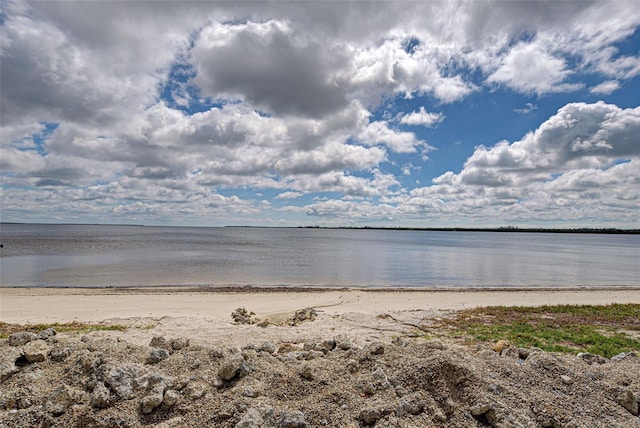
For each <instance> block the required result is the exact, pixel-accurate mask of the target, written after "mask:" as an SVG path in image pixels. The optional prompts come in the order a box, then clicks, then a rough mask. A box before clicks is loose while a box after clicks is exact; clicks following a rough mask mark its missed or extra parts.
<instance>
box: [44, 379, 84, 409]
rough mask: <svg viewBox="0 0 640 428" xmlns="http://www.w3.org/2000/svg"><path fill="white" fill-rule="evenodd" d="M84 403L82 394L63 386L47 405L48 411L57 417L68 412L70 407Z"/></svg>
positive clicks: (56, 390) (55, 392)
mask: <svg viewBox="0 0 640 428" xmlns="http://www.w3.org/2000/svg"><path fill="white" fill-rule="evenodd" d="M81 401H82V392H81V391H78V390H76V389H73V388H71V387H70V386H68V385H62V386H60V387H58V388H56V389H55V390H54V391H53V393H51V396H50V397H49V400H48V401H47V404H46V409H47V410H48V411H49V412H50V413H52V414H53V415H55V416H58V415H61V414H63V413H64V412H66V411H67V410H68V409H69V407H71V406H72V405H74V404H77V403H80V402H81Z"/></svg>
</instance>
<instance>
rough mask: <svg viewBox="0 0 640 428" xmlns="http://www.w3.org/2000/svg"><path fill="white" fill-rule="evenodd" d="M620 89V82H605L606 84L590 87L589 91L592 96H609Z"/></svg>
mask: <svg viewBox="0 0 640 428" xmlns="http://www.w3.org/2000/svg"><path fill="white" fill-rule="evenodd" d="M618 89H620V82H618V81H617V80H607V81H606V82H602V83H599V84H597V85H595V86H594V87H592V88H591V89H590V90H589V91H590V92H591V93H592V94H603V95H609V94H611V93H612V92H614V91H617V90H618Z"/></svg>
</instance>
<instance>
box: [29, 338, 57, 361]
mask: <svg viewBox="0 0 640 428" xmlns="http://www.w3.org/2000/svg"><path fill="white" fill-rule="evenodd" d="M22 352H23V354H24V356H25V358H26V359H27V361H28V362H30V363H37V362H40V361H44V360H45V359H46V358H47V356H48V355H49V352H51V347H50V346H49V345H48V344H47V342H45V341H44V340H42V339H36V340H33V341H31V342H28V343H27V344H25V345H24V346H23V347H22Z"/></svg>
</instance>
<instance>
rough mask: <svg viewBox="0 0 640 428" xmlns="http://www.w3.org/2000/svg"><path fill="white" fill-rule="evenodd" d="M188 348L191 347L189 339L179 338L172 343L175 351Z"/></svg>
mask: <svg viewBox="0 0 640 428" xmlns="http://www.w3.org/2000/svg"><path fill="white" fill-rule="evenodd" d="M188 346H189V339H187V338H185V337H179V338H177V339H173V340H172V341H171V348H173V350H174V351H179V350H181V349H184V348H186V347H188Z"/></svg>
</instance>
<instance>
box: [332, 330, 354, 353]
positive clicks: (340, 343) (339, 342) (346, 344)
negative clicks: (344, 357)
mask: <svg viewBox="0 0 640 428" xmlns="http://www.w3.org/2000/svg"><path fill="white" fill-rule="evenodd" d="M333 340H334V342H335V344H336V348H338V349H341V350H343V351H348V350H349V349H351V348H353V345H352V344H351V340H349V338H348V337H347V336H346V335H344V334H339V335H337V336H336V337H334V338H333Z"/></svg>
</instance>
